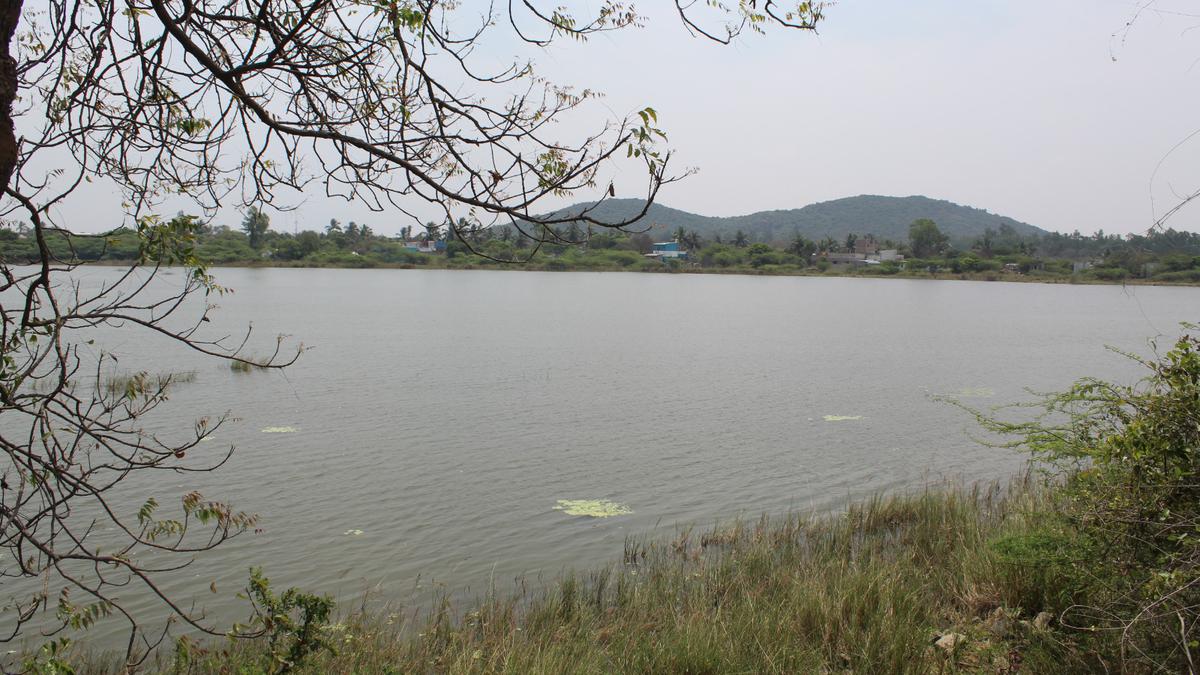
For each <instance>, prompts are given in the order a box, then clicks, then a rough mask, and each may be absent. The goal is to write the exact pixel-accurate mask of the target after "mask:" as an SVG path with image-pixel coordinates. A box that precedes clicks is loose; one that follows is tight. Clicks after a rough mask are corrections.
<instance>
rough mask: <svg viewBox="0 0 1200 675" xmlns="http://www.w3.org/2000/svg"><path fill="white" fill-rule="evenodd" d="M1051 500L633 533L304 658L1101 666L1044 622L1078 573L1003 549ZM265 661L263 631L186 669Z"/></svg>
mask: <svg viewBox="0 0 1200 675" xmlns="http://www.w3.org/2000/svg"><path fill="white" fill-rule="evenodd" d="M1054 509H1055V507H1054V505H1053V500H1052V499H1051V498H1050V496H1049V494H1048V493H1047V492H1045V491H1044V490H1039V489H1037V488H1035V487H1033V484H1032V483H1031V482H1029V481H1019V482H1017V483H1015V484H1014V485H1012V486H1011V487H1008V488H1005V489H1000V488H998V487H995V486H993V487H992V488H990V489H966V488H961V489H959V488H940V489H932V490H928V491H924V492H920V493H916V494H908V495H898V496H891V497H883V498H876V499H872V500H869V501H866V502H863V503H860V504H855V505H853V506H851V507H850V508H849V509H848V511H847V512H845V513H844V514H839V515H835V516H824V517H809V516H801V515H790V516H787V517H782V518H779V519H775V520H766V519H764V520H761V521H759V522H756V523H737V524H734V525H731V526H729V527H725V528H718V529H715V530H711V531H706V532H696V531H684V532H681V533H680V534H679V535H678V536H677V537H676V538H675V539H674V540H672V541H649V542H647V541H629V542H627V544H626V547H625V551H624V556H623V560H621V561H620V562H619V563H617V564H614V565H612V566H610V567H605V568H602V569H597V570H592V571H590V572H587V573H583V574H580V575H575V576H566V577H564V578H562V579H561V580H559V581H558V582H556V583H555V584H553V585H551V586H549V587H547V588H544V589H542V590H540V591H527V592H525V593H522V594H519V595H517V596H516V597H509V598H506V599H499V598H489V599H487V600H485V601H483V602H481V603H480V604H479V605H478V606H477V607H476V608H474V609H473V610H471V611H467V612H456V611H454V610H453V608H451V607H448V606H443V607H442V608H441V610H440V611H438V612H435V613H434V614H433V615H432V616H429V615H421V616H416V617H413V616H407V615H404V614H403V613H399V614H391V615H389V614H386V613H376V614H355V615H351V616H347V617H344V618H343V619H342V621H340V622H339V623H336V624H333V625H332V626H330V627H329V628H327V629H325V632H326V634H327V636H328V637H329V638H330V641H331V643H332V645H333V647H334V649H335V651H334V652H332V653H322V654H319V655H317V656H314V657H311V658H309V659H308V660H307V662H306V663H305V664H304V665H303V666H302V667H300V668H299V669H298V670H297V672H305V673H330V672H347V673H348V672H363V673H367V672H370V673H386V672H392V673H424V672H437V673H443V672H444V673H488V672H504V673H616V672H628V673H768V672H775V673H801V672H860V673H868V672H870V673H881V672H890V673H927V672H1018V671H1019V672H1050V671H1051V670H1055V671H1059V672H1063V671H1065V672H1080V673H1083V672H1095V671H1096V669H1097V668H1100V663H1099V661H1098V660H1097V657H1096V656H1094V655H1093V654H1091V653H1090V652H1089V651H1088V650H1083V649H1080V648H1078V647H1077V646H1072V644H1071V643H1070V642H1067V641H1064V640H1063V639H1062V636H1061V635H1059V634H1058V632H1057V627H1056V625H1055V622H1053V621H1051V622H1050V624H1049V625H1043V624H1044V622H1045V620H1046V617H1047V615H1042V618H1041V619H1040V620H1039V621H1037V622H1036V623H1037V625H1035V622H1034V621H1033V620H1034V619H1035V618H1037V617H1038V615H1039V613H1040V612H1050V613H1053V615H1055V616H1057V615H1058V613H1059V612H1061V611H1062V610H1063V609H1065V608H1066V607H1067V606H1068V604H1069V603H1070V602H1071V595H1072V592H1071V587H1070V583H1069V582H1068V579H1067V578H1066V577H1063V578H1058V577H1056V576H1055V574H1054V571H1053V570H1052V569H1048V568H1046V567H1045V566H1044V565H1043V566H1042V567H1040V568H1039V567H1028V566H1026V565H1022V564H1021V561H1019V560H1018V559H1017V558H1015V557H1014V556H1013V555H1012V552H1011V551H1008V550H1007V549H1008V548H1011V547H1012V542H1026V541H1029V540H1030V537H1031V536H1033V535H1034V534H1036V535H1037V536H1039V537H1043V538H1044V537H1045V536H1048V535H1046V533H1047V532H1051V531H1053V528H1054V527H1055V525H1054V523H1056V522H1057V518H1056V516H1055V515H1054ZM1043 562H1044V561H1043ZM947 635H951V636H953V637H952V638H946V639H942V641H941V643H940V646H939V645H937V644H935V642H936V641H937V640H938V639H939V638H943V637H944V636H947ZM951 641H955V642H956V644H954V645H953V646H950V645H949V644H948V643H949V642H951ZM268 662H269V659H268V657H267V654H266V649H265V644H264V643H263V642H253V641H251V642H240V643H237V644H234V645H232V646H226V647H223V648H219V649H216V650H214V651H209V652H205V653H200V652H198V653H195V654H193V655H192V657H191V659H190V662H189V663H188V664H187V665H182V664H179V665H180V666H182V667H177V668H176V670H177V671H179V672H205V673H207V672H222V673H253V672H261V671H262V669H263V667H264V664H266V663H268ZM165 669H170V668H165Z"/></svg>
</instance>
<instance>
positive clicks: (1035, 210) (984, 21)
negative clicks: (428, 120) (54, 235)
mask: <svg viewBox="0 0 1200 675" xmlns="http://www.w3.org/2000/svg"><path fill="white" fill-rule="evenodd" d="M474 2H476V0H468V2H466V3H465V6H466V7H467V8H470V7H471V5H472V3H474ZM593 4H598V3H593ZM650 4H651V3H647V2H643V3H640V5H639V9H641V10H646V9H647V8H646V7H645V6H642V5H647V6H648V5H650ZM700 4H703V3H700ZM655 6H656V9H655V11H657V12H659V13H658V14H650V15H649V17H648V18H649V21H648V25H647V26H646V27H645V28H642V29H639V30H630V31H625V32H621V33H616V34H608V35H603V36H599V37H594V38H593V39H592V40H591V41H589V42H588V43H587V44H584V45H579V44H574V43H563V44H559V45H556V46H553V47H551V48H549V49H546V50H534V52H533V53H532V54H531V55H532V56H533V58H534V59H535V61H536V63H537V65H538V67H539V69H540V71H541V72H542V73H543V74H545V75H547V76H549V77H550V79H551V80H553V81H555V82H558V83H570V84H574V85H576V86H578V87H579V88H585V87H586V88H591V89H597V90H600V91H603V92H605V94H606V98H605V99H603V103H602V104H601V105H600V106H598V107H594V108H592V109H591V111H592V113H594V115H595V117H594V118H592V122H594V123H596V124H598V123H601V122H602V121H603V118H604V117H605V116H613V115H615V114H625V113H628V112H630V111H633V110H636V109H639V108H641V107H643V106H645V105H652V106H654V107H655V108H656V109H657V110H658V112H659V114H660V122H661V125H662V126H663V127H664V128H665V129H666V130H667V131H668V133H669V134H670V145H671V146H672V147H673V148H674V149H675V150H676V151H677V155H676V160H677V162H678V163H679V165H680V166H692V167H696V168H697V169H699V173H697V174H696V175H695V176H692V177H691V178H689V179H687V180H686V181H684V182H682V183H679V184H675V185H671V186H668V188H666V189H664V191H663V192H662V193H661V195H660V201H661V202H662V203H664V204H667V205H669V206H673V207H676V208H681V209H685V210H688V211H694V212H697V213H702V214H708V215H723V216H724V215H738V214H745V213H750V212H753V211H760V210H766V209H785V208H796V207H800V206H804V205H806V204H809V203H812V202H816V201H823V200H828V199H836V198H839V197H845V196H851V195H858V194H883V195H897V196H904V195H912V194H924V195H928V196H931V197H936V198H942V199H949V200H952V201H955V202H959V203H963V204H969V205H972V206H977V207H980V208H985V209H988V210H990V211H992V212H995V213H1000V214H1004V215H1009V216H1012V217H1014V218H1017V219H1019V220H1023V221H1026V222H1029V223H1031V224H1034V225H1037V226H1040V227H1044V228H1047V229H1052V230H1063V231H1070V230H1074V229H1079V230H1081V231H1084V232H1089V233H1090V232H1092V231H1094V230H1096V229H1104V230H1105V231H1107V232H1122V233H1124V232H1131V231H1140V230H1145V229H1146V228H1148V227H1149V226H1150V225H1151V223H1152V222H1153V220H1154V215H1153V213H1154V211H1153V208H1154V207H1156V208H1157V209H1158V211H1159V212H1162V211H1165V210H1167V209H1168V208H1170V206H1171V205H1173V203H1174V202H1175V201H1176V200H1177V196H1176V195H1178V194H1182V193H1185V192H1191V191H1194V190H1196V189H1198V188H1200V138H1197V139H1196V140H1195V141H1193V142H1191V143H1188V144H1184V145H1183V146H1182V147H1181V148H1179V149H1178V150H1176V151H1175V152H1174V153H1173V154H1170V156H1169V157H1168V154H1169V153H1170V152H1171V150H1172V148H1173V147H1174V146H1175V145H1176V144H1178V143H1179V142H1180V141H1183V140H1184V139H1186V138H1187V137H1188V135H1189V134H1191V133H1193V132H1195V131H1197V130H1200V87H1197V86H1195V85H1196V84H1197V80H1200V62H1198V59H1200V6H1197V5H1196V4H1195V3H1189V2H1184V1H1182V0H1173V1H1172V0H1161V1H1159V2H1149V3H1147V2H1145V0H1143V1H1142V2H1140V3H1135V2H1129V1H1127V0H1038V1H1036V2H1029V1H1026V2H1017V1H1015V0H919V1H917V2H900V1H899V0H841V1H840V2H839V3H838V4H836V5H835V6H833V7H832V8H831V9H830V10H829V11H828V19H827V21H826V23H825V25H824V27H823V28H822V31H821V33H820V34H819V35H812V34H808V33H801V32H798V31H782V30H773V31H770V32H769V34H768V35H766V36H757V35H748V36H745V37H744V38H743V39H742V40H741V41H740V42H738V43H736V44H735V45H732V46H728V47H723V46H720V45H716V44H713V43H711V42H708V41H705V40H700V39H697V38H693V37H690V36H689V35H688V34H687V32H686V31H685V30H684V28H683V27H682V25H681V24H680V22H679V21H678V20H677V18H675V17H674V16H672V14H671V13H670V12H669V11H666V10H668V9H669V8H670V7H671V6H670V5H669V4H667V3H655ZM1139 8H1145V11H1143V12H1142V13H1141V14H1140V16H1139V18H1138V19H1137V21H1136V22H1134V24H1133V25H1132V26H1131V27H1130V28H1128V30H1127V29H1126V24H1127V23H1128V22H1129V21H1130V20H1131V19H1132V18H1133V17H1134V16H1135V15H1136V14H1137V12H1138V10H1139ZM1188 14H1191V16H1188ZM501 28H502V27H501ZM606 108H607V109H606ZM610 111H611V112H610ZM566 129H567V130H568V131H569V130H570V127H569V126H568V127H566ZM1164 157H1165V158H1166V160H1165V161H1163V160H1164ZM1160 161H1162V162H1163V163H1162V167H1161V168H1160V169H1159V170H1158V173H1157V175H1155V169H1156V166H1157V165H1158V164H1159V163H1160ZM634 178H635V177H634V176H633V175H632V174H629V175H624V176H622V177H621V178H620V179H619V180H618V182H617V187H618V192H619V194H618V196H637V195H636V194H635V193H634V191H633V189H632V188H633V185H634V181H633V179H634ZM90 195H91V196H90V198H89V200H86V201H85V203H80V201H79V200H77V201H76V203H75V205H74V206H72V207H68V210H67V212H66V213H61V214H59V215H60V217H62V219H63V220H64V221H75V222H76V223H77V224H78V223H81V222H84V221H85V218H84V217H81V216H85V215H86V221H87V222H90V223H96V225H97V227H86V226H85V227H83V228H81V229H98V227H99V226H100V223H101V222H102V221H100V220H97V218H96V216H97V214H99V213H101V212H103V210H104V209H105V208H108V207H107V206H104V205H103V204H104V202H105V201H106V199H107V200H111V195H105V194H103V193H102V192H100V191H96V190H95V189H93V192H92V193H90ZM1152 196H1153V201H1152ZM557 205H558V204H550V205H548V206H557ZM70 209H78V210H79V212H78V214H76V213H73V212H72V211H71V210H70ZM112 211H113V219H119V214H118V212H117V209H116V208H115V206H114V207H113V208H112ZM72 216H75V217H72ZM332 217H336V218H338V219H340V220H342V221H347V220H358V221H359V222H367V223H369V224H370V225H371V226H372V227H373V228H374V229H375V230H376V231H378V232H382V233H393V232H395V231H397V230H398V229H399V228H400V227H401V226H402V225H404V224H409V223H408V221H404V220H402V219H401V218H400V217H398V216H396V215H393V214H378V213H375V214H373V213H370V212H368V211H367V210H366V209H365V208H361V207H358V206H355V205H351V204H346V203H345V202H340V201H327V200H324V199H320V198H317V197H310V198H308V199H307V200H306V202H305V204H304V206H303V207H302V208H300V209H299V210H297V211H295V212H291V213H286V214H273V217H272V227H274V228H275V229H278V230H284V231H291V230H292V229H293V228H299V229H305V228H309V229H317V228H321V227H323V226H324V225H325V224H326V223H327V222H328V221H329V219H330V218H332ZM238 218H239V217H238V215H237V214H236V213H232V212H230V213H226V214H223V215H222V217H221V218H220V219H219V220H220V221H222V222H224V223H225V224H229V225H231V226H236V225H237V221H238ZM1170 225H1171V226H1173V227H1175V228H1177V229H1189V230H1197V229H1200V205H1197V207H1196V208H1193V209H1190V210H1185V211H1183V212H1182V213H1180V214H1179V215H1178V216H1176V217H1175V219H1173V220H1172V221H1171V222H1170Z"/></svg>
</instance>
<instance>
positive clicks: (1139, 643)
mask: <svg viewBox="0 0 1200 675" xmlns="http://www.w3.org/2000/svg"><path fill="white" fill-rule="evenodd" d="M1196 328H1197V327H1196V326H1190V325H1189V326H1187V329H1189V330H1195V329H1196ZM1129 356H1130V358H1134V359H1135V360H1137V361H1139V362H1140V363H1141V364H1142V365H1143V366H1144V367H1145V368H1146V369H1147V370H1148V371H1149V375H1147V376H1146V377H1145V378H1144V379H1143V380H1141V381H1140V382H1138V383H1136V384H1133V385H1119V384H1113V383H1110V382H1104V381H1101V380H1096V379H1085V380H1081V381H1079V382H1077V383H1076V384H1075V385H1074V386H1073V387H1072V388H1071V389H1069V390H1068V391H1066V392H1065V393H1062V394H1055V395H1051V396H1048V397H1046V398H1045V399H1044V401H1043V402H1042V403H1043V405H1044V409H1045V415H1043V416H1041V417H1039V418H1038V419H1036V420H1034V421H1031V422H1023V423H1004V422H999V421H997V420H996V419H994V418H986V417H985V418H982V419H983V421H984V424H985V426H987V427H988V428H990V429H992V430H994V431H999V432H1003V433H1008V434H1015V435H1016V437H1017V438H1018V439H1019V442H1020V443H1023V444H1024V445H1026V446H1027V447H1028V448H1029V449H1030V450H1031V451H1032V452H1033V453H1034V455H1035V457H1036V458H1038V459H1040V460H1041V461H1043V462H1045V463H1047V464H1048V465H1049V466H1051V467H1054V468H1057V469H1059V470H1061V471H1062V472H1063V473H1061V474H1060V475H1062V476H1063V479H1062V480H1063V481H1064V482H1063V485H1062V487H1061V490H1060V492H1059V494H1060V495H1061V496H1062V511H1063V513H1064V516H1065V517H1066V518H1067V520H1068V528H1069V529H1070V530H1071V531H1073V532H1074V533H1076V536H1078V537H1080V538H1082V540H1084V541H1086V542H1088V546H1087V548H1086V549H1083V550H1090V551H1091V552H1090V553H1087V554H1084V553H1083V552H1081V550H1080V549H1076V550H1075V551H1076V552H1075V554H1074V555H1073V556H1070V557H1069V560H1070V564H1071V566H1072V567H1073V569H1074V572H1073V574H1074V575H1075V576H1076V577H1077V578H1078V579H1080V580H1086V581H1087V588H1086V589H1084V590H1085V595H1086V601H1082V602H1080V603H1079V604H1077V605H1076V606H1075V607H1073V608H1072V609H1071V610H1070V611H1067V612H1066V614H1065V616H1064V624H1066V625H1071V626H1075V627H1079V628H1083V629H1086V630H1088V631H1096V632H1097V633H1098V634H1102V635H1107V636H1111V638H1110V639H1111V640H1114V641H1115V642H1116V644H1115V645H1114V646H1113V647H1112V649H1113V652H1114V654H1116V655H1117V656H1115V657H1114V658H1117V659H1119V660H1121V661H1122V666H1123V670H1126V671H1129V670H1132V671H1134V672H1141V671H1143V670H1145V671H1147V672H1149V671H1163V672H1187V670H1188V668H1189V667H1192V664H1193V663H1194V660H1195V659H1196V657H1197V656H1200V650H1197V646H1198V644H1200V642H1198V638H1200V340H1198V339H1197V338H1195V337H1192V336H1190V335H1184V336H1182V337H1180V338H1179V339H1178V340H1177V341H1176V342H1175V344H1174V346H1173V347H1172V349H1171V350H1170V351H1168V352H1167V353H1166V354H1165V355H1162V356H1158V357H1156V358H1155V359H1153V360H1143V359H1138V358H1137V357H1134V356H1132V355H1129ZM1059 543H1060V542H1056V541H1055V540H1053V539H1044V540H1038V541H1033V540H1028V539H1026V540H1024V541H1013V542H1007V543H1004V544H1002V545H1001V548H1002V550H1007V551H1008V552H1009V553H1010V554H1013V555H1016V554H1019V555H1025V556H1027V557H1033V558H1039V559H1042V560H1051V559H1052V560H1054V565H1056V566H1059V565H1060V564H1062V560H1059V559H1058V558H1055V557H1054V556H1057V555H1058V553H1059V552H1062V551H1065V550H1067V549H1063V548H1062V547H1060V546H1059Z"/></svg>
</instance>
